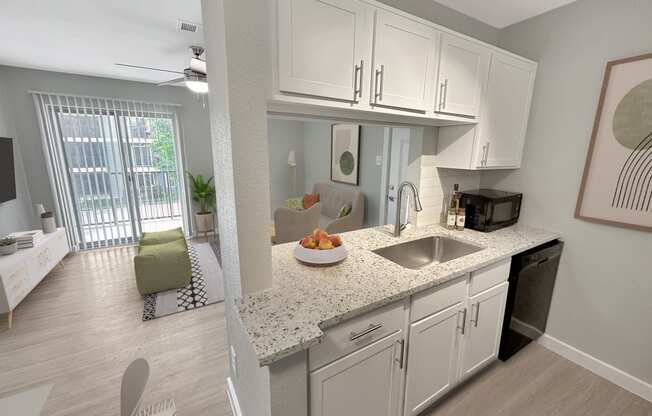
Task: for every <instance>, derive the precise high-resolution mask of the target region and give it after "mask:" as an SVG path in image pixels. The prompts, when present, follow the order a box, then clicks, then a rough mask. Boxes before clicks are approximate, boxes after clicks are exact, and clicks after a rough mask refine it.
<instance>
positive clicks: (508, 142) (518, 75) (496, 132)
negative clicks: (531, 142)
mask: <svg viewBox="0 0 652 416" xmlns="http://www.w3.org/2000/svg"><path fill="white" fill-rule="evenodd" d="M535 75H536V64H534V63H531V62H527V61H522V60H519V59H516V58H513V57H511V56H508V55H504V54H501V53H499V52H496V53H494V55H493V57H492V60H491V69H490V70H489V81H488V83H487V95H486V102H485V111H484V112H483V114H482V121H481V123H480V137H479V139H480V140H479V141H478V145H479V146H480V147H479V150H480V151H479V152H477V153H478V154H479V155H480V160H479V163H478V164H479V165H480V167H486V168H500V167H507V168H509V167H514V168H517V167H520V166H521V158H522V156H523V144H524V142H525V134H526V130H527V123H528V118H529V114H530V103H531V100H532V91H533V89H534V78H535Z"/></svg>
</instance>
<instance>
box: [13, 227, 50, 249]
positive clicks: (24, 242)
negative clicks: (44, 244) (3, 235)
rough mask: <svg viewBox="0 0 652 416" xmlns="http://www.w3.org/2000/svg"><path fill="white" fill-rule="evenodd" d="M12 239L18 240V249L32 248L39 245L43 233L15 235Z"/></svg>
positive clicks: (28, 232) (23, 232)
mask: <svg viewBox="0 0 652 416" xmlns="http://www.w3.org/2000/svg"><path fill="white" fill-rule="evenodd" d="M11 237H13V238H15V239H16V243H17V244H18V248H19V249H20V248H32V247H34V246H35V245H37V244H38V241H39V240H40V239H41V237H43V231H41V230H32V231H22V232H19V233H14V234H12V235H11Z"/></svg>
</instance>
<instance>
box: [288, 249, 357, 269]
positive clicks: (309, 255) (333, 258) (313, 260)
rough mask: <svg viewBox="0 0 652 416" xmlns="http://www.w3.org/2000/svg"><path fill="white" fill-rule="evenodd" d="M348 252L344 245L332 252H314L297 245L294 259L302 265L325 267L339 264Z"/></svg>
mask: <svg viewBox="0 0 652 416" xmlns="http://www.w3.org/2000/svg"><path fill="white" fill-rule="evenodd" d="M347 255H348V252H347V251H346V248H345V247H344V244H342V245H341V246H339V247H335V248H334V249H331V250H314V249H309V248H305V247H302V246H301V244H297V245H296V247H295V248H294V257H295V258H296V259H297V260H299V261H300V262H302V263H306V264H314V265H318V266H324V265H327V264H334V263H339V262H341V261H342V260H344V259H345V258H346V256H347Z"/></svg>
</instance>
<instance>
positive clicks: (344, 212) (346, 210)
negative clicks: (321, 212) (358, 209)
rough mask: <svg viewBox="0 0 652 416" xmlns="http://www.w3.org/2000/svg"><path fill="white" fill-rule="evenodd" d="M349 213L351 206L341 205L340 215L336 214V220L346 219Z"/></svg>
mask: <svg viewBox="0 0 652 416" xmlns="http://www.w3.org/2000/svg"><path fill="white" fill-rule="evenodd" d="M350 213H351V204H346V205H343V206H342V208H340V213H339V214H337V218H342V217H346V216H347V215H349V214H350Z"/></svg>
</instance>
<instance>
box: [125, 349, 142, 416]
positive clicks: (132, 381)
mask: <svg viewBox="0 0 652 416" xmlns="http://www.w3.org/2000/svg"><path fill="white" fill-rule="evenodd" d="M147 380H149V364H147V361H145V359H143V358H139V359H137V360H136V361H134V362H132V363H131V364H129V367H127V370H125V373H124V374H123V375H122V385H121V387H120V416H135V415H136V414H137V413H138V410H139V408H140V404H141V402H142V400H143V393H144V392H145V386H146V385H147Z"/></svg>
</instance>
